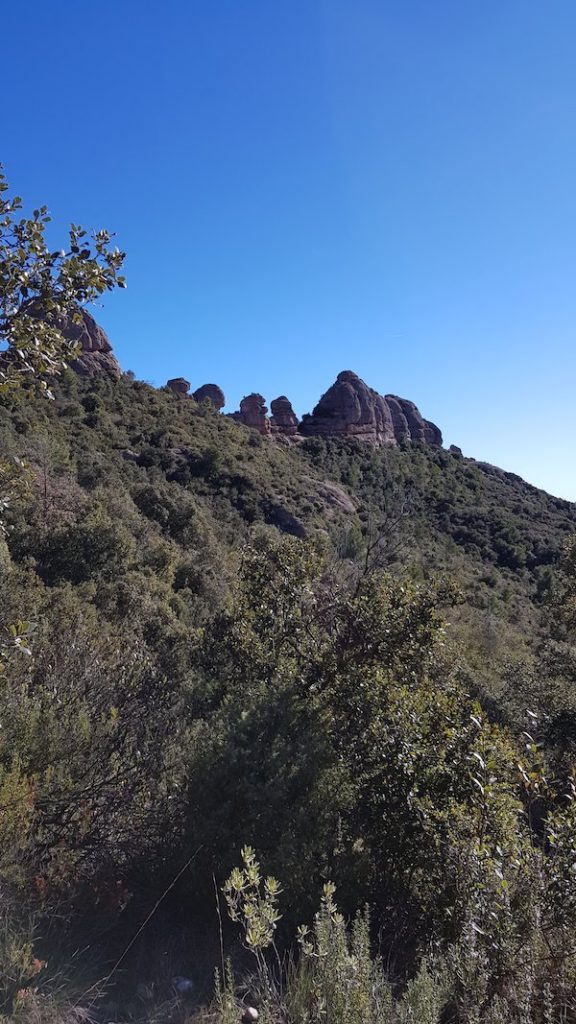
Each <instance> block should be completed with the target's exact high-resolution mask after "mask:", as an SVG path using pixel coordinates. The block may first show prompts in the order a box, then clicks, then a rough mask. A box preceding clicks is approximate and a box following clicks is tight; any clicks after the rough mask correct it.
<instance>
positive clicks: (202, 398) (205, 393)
mask: <svg viewBox="0 0 576 1024" xmlns="http://www.w3.org/2000/svg"><path fill="white" fill-rule="evenodd" d="M192 398H195V399H196V401H197V402H206V401H208V402H211V403H212V405H213V406H214V408H215V409H218V411H220V409H223V408H224V406H225V405H226V398H225V397H224V392H223V391H222V388H219V387H218V385H217V384H202V387H199V388H197V389H196V391H194V392H193V393H192Z"/></svg>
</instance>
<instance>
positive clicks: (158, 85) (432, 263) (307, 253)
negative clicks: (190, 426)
mask: <svg viewBox="0 0 576 1024" xmlns="http://www.w3.org/2000/svg"><path fill="white" fill-rule="evenodd" d="M2 35H3V47H2V50H3V53H2V62H1V66H0V81H1V82H2V95H3V117H2V133H1V137H0V141H1V148H0V160H2V162H3V163H4V165H5V169H6V173H7V176H8V179H9V181H10V182H11V183H12V185H13V187H14V190H15V191H17V192H18V194H20V195H22V196H23V197H24V200H25V203H26V205H27V206H29V208H32V207H34V206H37V205H40V204H42V203H47V204H48V206H49V207H50V210H51V212H52V214H53V216H54V225H53V227H52V233H53V238H54V244H55V245H57V246H58V247H59V246H60V244H62V241H63V240H62V230H63V228H65V227H66V226H67V224H68V223H69V222H70V221H71V220H72V221H75V222H77V223H81V224H82V225H83V226H84V227H94V228H99V227H102V226H106V227H109V228H111V229H113V230H115V231H116V234H117V241H118V244H119V245H120V246H121V247H122V248H123V249H126V250H127V252H128V259H127V264H126V274H127V278H128V289H127V291H125V292H118V293H117V294H115V295H113V296H109V297H107V298H106V300H105V305H104V307H103V308H102V309H97V310H95V315H96V316H97V319H99V321H100V322H101V323H102V325H103V326H104V327H105V329H106V330H107V331H108V334H109V336H110V339H111V341H112V343H113V345H114V349H115V352H116V354H117V356H118V358H119V360H120V362H121V364H122V365H123V367H124V368H125V369H132V370H133V371H134V372H135V373H136V376H137V377H139V378H143V379H145V380H149V381H150V382H152V383H154V384H156V385H161V384H163V383H165V381H166V379H167V378H169V377H173V376H180V375H183V376H185V377H187V378H188V379H189V380H190V381H192V383H193V387H194V388H195V387H197V386H198V385H200V384H202V383H205V382H208V381H210V382H215V383H217V384H219V385H220V386H221V387H222V388H223V390H224V392H225V394H226V396H227V409H229V410H232V409H234V408H237V407H238V403H239V401H240V399H241V398H242V396H243V395H245V394H247V393H249V392H251V391H259V392H261V393H262V394H263V395H265V397H266V398H267V399H268V400H271V399H272V398H274V397H276V396H277V395H279V394H287V395H288V397H289V398H290V399H291V400H292V402H293V405H294V407H295V409H296V411H297V412H298V413H300V414H302V413H304V412H307V411H310V410H311V408H312V407H313V405H314V404H315V403H316V401H317V400H318V398H319V397H320V394H321V393H322V392H323V391H325V390H326V388H327V387H328V386H329V385H330V384H331V383H332V381H333V380H334V378H335V376H336V374H337V373H338V372H339V371H340V370H342V369H352V370H354V371H355V372H356V373H358V374H359V375H360V376H361V377H363V378H364V379H365V380H366V381H367V383H368V384H370V385H371V386H372V387H374V388H376V389H377V390H378V391H380V392H382V393H394V394H399V395H401V396H402V397H405V398H409V399H411V400H412V401H415V402H416V404H417V405H418V406H419V408H420V410H421V412H422V414H423V415H424V416H425V417H426V418H428V419H431V420H433V421H434V422H436V423H438V425H439V426H440V427H441V428H442V430H443V433H444V438H445V442H446V444H450V443H455V444H458V445H460V446H461V447H462V449H463V450H464V453H465V454H467V455H471V456H473V457H475V458H477V459H481V460H485V461H488V462H492V463H495V464H497V465H500V466H502V467H503V468H505V469H507V470H512V471H514V472H516V473H519V474H520V475H522V476H523V477H525V478H526V479H527V480H529V481H530V482H531V483H533V484H536V485H537V486H540V487H544V488H545V489H546V490H548V491H550V492H551V493H553V494H556V495H559V496H562V497H565V498H570V499H572V500H576V471H575V469H574V451H573V449H574V443H575V440H576V427H575V410H574V390H575V379H576V349H575V345H574V340H575V331H576V287H575V283H576V187H575V182H576V61H575V60H574V52H575V47H576V5H575V4H574V2H573V0H548V2H547V3H542V2H541V0H486V2H485V3H482V4H480V3H478V2H472V0H434V2H433V3H432V2H430V0H390V2H388V0H202V2H200V0H189V2H185V0H166V2H164V3H163V4H159V3H156V2H155V0H152V2H150V3H148V4H146V5H144V4H142V3H140V2H138V3H136V2H135V0H115V2H112V0H102V2H100V3H98V4H88V3H86V4H78V3H72V2H71V0H54V2H53V3H51V4H47V3H45V2H42V3H40V2H39V0H29V2H28V3H27V4H26V5H20V6H18V5H10V7H8V8H6V9H5V10H4V11H3V17H2Z"/></svg>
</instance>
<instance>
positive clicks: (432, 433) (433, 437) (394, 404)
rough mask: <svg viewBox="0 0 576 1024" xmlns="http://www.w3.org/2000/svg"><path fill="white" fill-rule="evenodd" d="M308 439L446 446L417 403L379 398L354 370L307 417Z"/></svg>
mask: <svg viewBox="0 0 576 1024" xmlns="http://www.w3.org/2000/svg"><path fill="white" fill-rule="evenodd" d="M300 432H301V433H302V434H304V435H305V436H306V437H312V436H320V437H358V438H360V439H361V440H363V441H366V442H367V443H368V444H372V445H377V446H379V445H384V444H402V443H406V442H410V443H412V444H432V445H441V444H442V434H441V432H440V430H439V429H438V427H436V426H435V424H433V423H430V422H429V421H428V420H425V419H423V417H422V416H421V415H420V413H419V411H418V409H417V408H416V406H415V405H414V403H413V402H409V401H407V400H406V399H404V398H397V397H396V396H395V395H386V396H385V397H384V396H383V395H379V394H378V392H377V391H374V390H373V388H369V387H368V385H367V384H365V383H364V381H363V380H361V379H360V378H359V377H358V376H357V374H355V373H352V371H351V370H343V371H342V373H339V374H338V377H337V378H336V381H335V383H334V384H333V385H332V387H331V388H329V389H328V391H327V392H326V393H325V394H324V395H322V398H321V399H320V401H319V402H318V405H317V406H316V407H315V409H314V411H313V412H312V414H308V415H306V416H304V418H303V420H302V423H301V424H300Z"/></svg>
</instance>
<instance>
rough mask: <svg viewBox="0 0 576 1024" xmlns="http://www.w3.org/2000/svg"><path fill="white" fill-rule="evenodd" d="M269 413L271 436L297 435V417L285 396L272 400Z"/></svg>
mask: <svg viewBox="0 0 576 1024" xmlns="http://www.w3.org/2000/svg"><path fill="white" fill-rule="evenodd" d="M270 411H271V413H272V415H271V417H270V425H271V427H272V433H273V434H284V435H285V436H288V437H293V436H294V434H297V433H298V417H297V416H296V413H295V412H294V409H293V408H292V403H291V402H290V401H289V400H288V399H287V398H286V395H280V397H279V398H275V399H273V401H272V402H270Z"/></svg>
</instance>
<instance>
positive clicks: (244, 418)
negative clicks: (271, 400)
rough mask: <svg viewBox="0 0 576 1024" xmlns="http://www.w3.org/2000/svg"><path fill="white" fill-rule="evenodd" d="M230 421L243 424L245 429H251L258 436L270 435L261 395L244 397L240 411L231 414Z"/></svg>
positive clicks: (266, 410)
mask: <svg viewBox="0 0 576 1024" xmlns="http://www.w3.org/2000/svg"><path fill="white" fill-rule="evenodd" d="M232 419H235V420H238V422H239V423H243V424H244V426H245V427H252V429H253V430H257V431H258V432H259V433H260V434H264V435H267V434H269V433H270V420H269V419H268V408H267V406H266V402H265V401H264V398H263V397H262V395H259V394H258V393H257V392H254V393H253V394H251V395H246V397H245V398H243V399H242V401H241V402H240V411H239V412H233V413H232Z"/></svg>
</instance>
